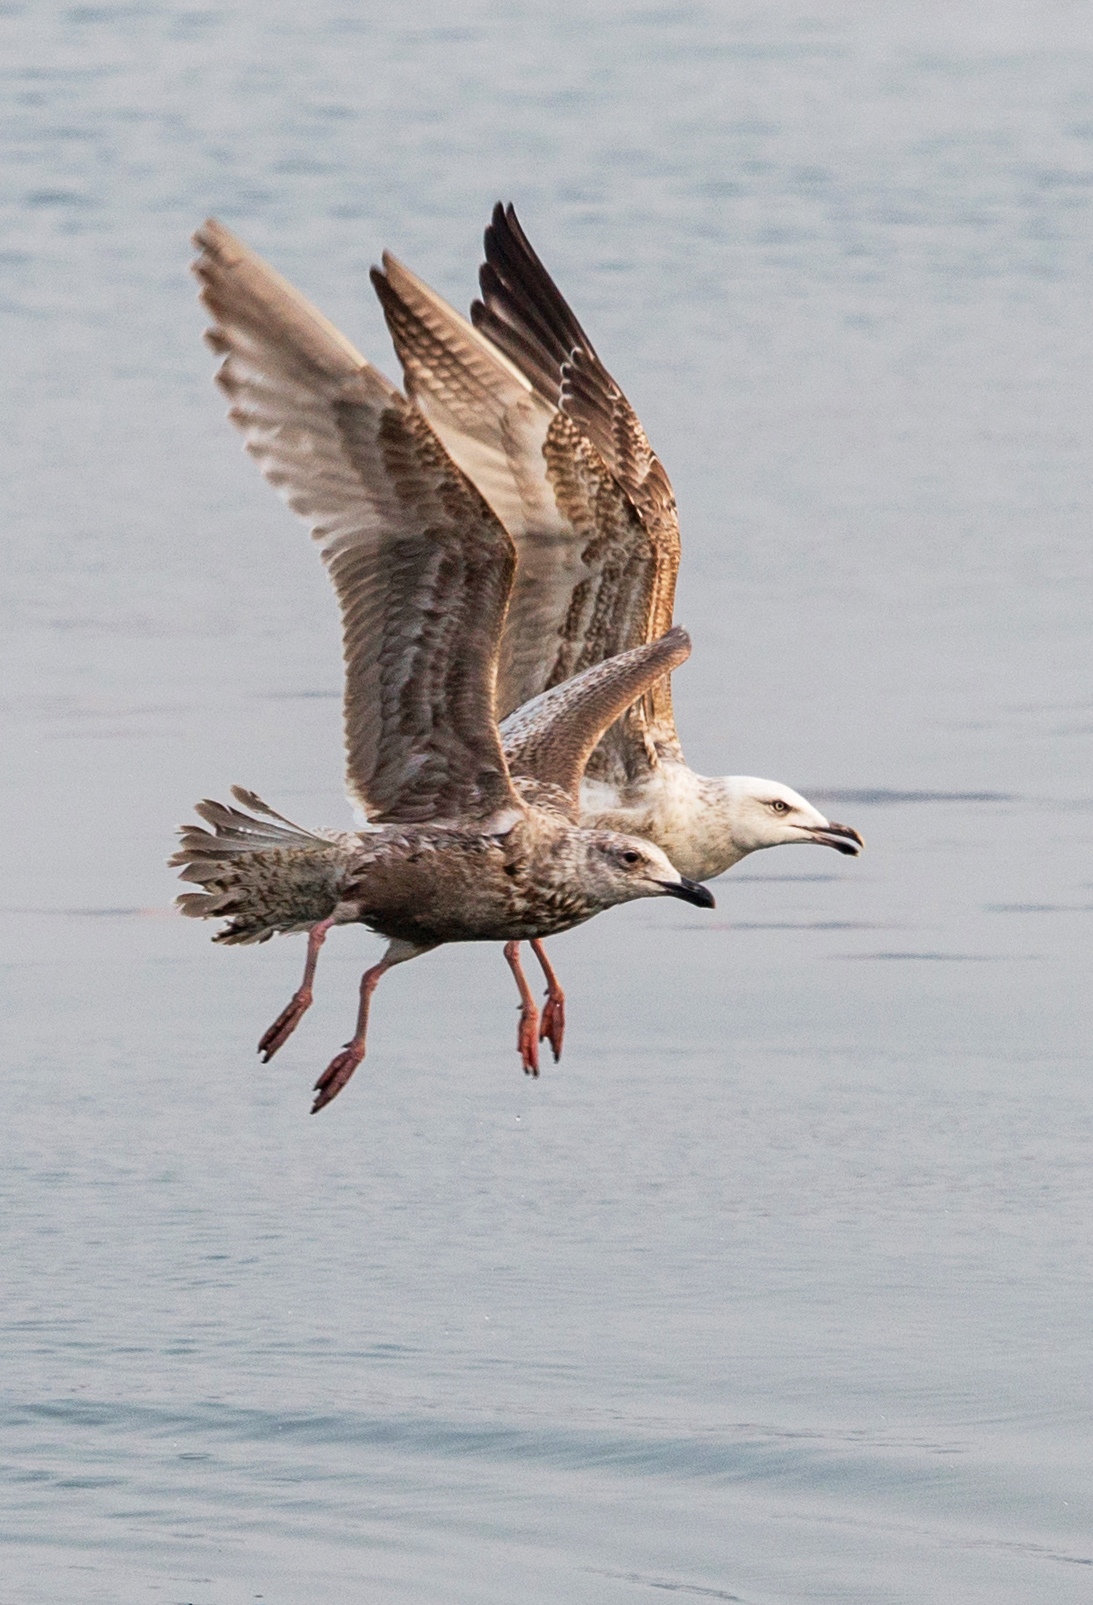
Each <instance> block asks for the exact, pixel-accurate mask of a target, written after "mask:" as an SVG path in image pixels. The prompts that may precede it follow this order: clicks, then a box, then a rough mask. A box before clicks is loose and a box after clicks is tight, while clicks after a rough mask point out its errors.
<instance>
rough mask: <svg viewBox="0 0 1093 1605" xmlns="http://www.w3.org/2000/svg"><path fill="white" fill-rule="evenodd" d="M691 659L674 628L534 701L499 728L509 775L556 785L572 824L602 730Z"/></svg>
mask: <svg viewBox="0 0 1093 1605" xmlns="http://www.w3.org/2000/svg"><path fill="white" fill-rule="evenodd" d="M690 655H691V638H690V636H689V635H688V634H687V632H686V630H684V629H681V628H680V627H679V625H676V626H675V628H674V629H671V630H669V631H668V633H667V635H664V636H662V637H661V639H660V640H659V641H653V642H651V643H650V644H649V645H648V646H636V647H632V648H631V649H630V651H629V652H620V653H619V654H618V655H617V656H616V657H613V658H606V659H605V660H604V661H603V662H602V663H595V664H593V666H592V667H591V668H590V669H585V670H583V672H582V673H580V674H577V675H574V676H573V678H572V679H571V680H566V681H565V682H564V683H563V684H562V685H557V686H554V687H553V688H552V689H551V690H550V691H544V692H542V693H541V695H539V696H537V697H534V698H533V699H532V700H531V702H528V703H525V704H524V706H523V707H522V708H517V710H516V712H515V713H511V714H510V715H509V717H508V718H507V719H506V720H504V722H503V723H502V725H501V743H502V746H503V748H504V752H505V760H506V762H507V763H508V766H509V772H510V773H511V774H512V775H513V777H514V778H516V779H519V778H520V777H522V776H527V777H529V778H530V779H532V780H537V781H540V782H542V783H544V784H545V785H548V786H556V787H557V788H558V789H559V791H560V792H561V793H562V794H563V796H564V799H565V807H566V810H567V812H568V813H569V816H570V818H572V819H573V821H574V822H576V821H577V819H578V818H579V815H580V789H581V780H582V778H583V776H584V772H585V767H586V765H587V763H588V760H589V757H590V756H591V754H592V751H593V748H594V747H595V745H596V743H597V742H598V741H599V739H600V736H601V735H602V733H603V731H604V730H605V729H606V728H607V727H608V725H610V724H613V723H614V721H615V720H616V719H617V718H618V717H619V715H620V714H621V713H623V712H625V710H626V709H627V708H628V707H630V706H631V704H632V703H633V702H635V701H636V699H637V698H638V697H640V696H643V695H644V694H645V692H647V691H648V690H649V688H650V686H652V685H654V684H655V683H656V681H657V680H659V679H660V678H661V677H662V676H664V675H667V674H671V673H672V671H673V669H678V668H679V665H680V664H681V663H685V662H686V661H687V659H688V658H689V657H690Z"/></svg>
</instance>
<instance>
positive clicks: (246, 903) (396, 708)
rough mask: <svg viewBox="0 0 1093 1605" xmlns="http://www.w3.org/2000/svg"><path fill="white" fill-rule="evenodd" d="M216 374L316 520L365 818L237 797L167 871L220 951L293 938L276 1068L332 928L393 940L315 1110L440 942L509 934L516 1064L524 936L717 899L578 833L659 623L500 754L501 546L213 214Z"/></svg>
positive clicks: (649, 670) (655, 651)
mask: <svg viewBox="0 0 1093 1605" xmlns="http://www.w3.org/2000/svg"><path fill="white" fill-rule="evenodd" d="M194 243H195V244H196V245H197V246H198V248H199V255H198V258H197V260H196V262H195V264H194V270H195V272H196V274H197V276H198V278H199V280H200V281H201V286H202V290H201V295H202V300H203V301H204V303H205V306H206V307H207V309H208V310H209V312H210V313H211V314H212V318H213V327H212V328H211V330H210V331H209V334H208V336H207V338H208V340H209V343H210V344H211V345H212V347H213V349H214V350H215V351H217V352H218V353H219V354H220V355H221V356H222V357H223V362H222V365H221V367H220V370H219V373H218V375H217V378H218V382H219V384H220V386H221V388H222V389H223V390H224V392H225V393H226V394H227V395H228V397H229V398H230V400H231V411H230V417H231V418H232V421H233V422H234V423H235V424H236V425H237V426H238V427H239V429H240V430H241V431H242V433H243V435H244V437H245V442H246V447H247V450H248V451H249V452H250V453H251V454H252V455H253V456H254V458H255V459H256V461H257V462H258V465H259V467H260V468H261V470H262V472H263V473H264V475H265V476H266V478H267V479H268V480H269V481H270V482H271V483H272V484H273V485H274V486H275V487H276V488H277V490H278V491H279V492H280V493H281V495H282V496H283V497H284V499H285V500H286V501H287V502H288V504H289V506H290V507H291V508H292V509H293V510H294V511H295V512H297V513H298V514H300V515H301V516H302V517H303V518H304V519H305V520H306V522H307V523H308V524H309V525H310V527H311V533H312V535H313V537H314V539H315V540H316V542H317V543H318V545H319V549H320V553H321V556H322V558H323V560H324V562H325V563H326V566H327V568H328V570H329V572H330V576H331V579H332V581H333V583H334V588H335V590H336V592H337V596H338V600H339V602H340V605H341V615H342V635H343V646H344V654H345V704H344V710H345V733H346V749H347V768H348V787H349V791H350V794H351V796H352V798H353V799H354V800H355V801H356V802H357V803H358V804H359V805H360V806H361V807H362V808H363V810H364V812H365V814H366V816H367V819H368V821H369V824H368V827H367V828H366V829H364V830H362V831H358V832H330V831H310V830H307V829H305V828H304V827H302V826H299V825H296V824H294V823H293V822H292V821H291V820H288V819H286V818H285V817H284V816H283V815H280V814H278V813H276V812H275V811H274V810H273V809H271V808H270V807H269V806H268V804H266V803H264V802H263V801H262V800H261V798H259V797H258V796H256V795H255V793H253V792H250V791H245V790H242V789H240V788H235V789H234V791H233V796H234V798H235V801H236V802H237V803H240V804H242V807H236V808H233V807H230V806H228V805H225V804H222V803H218V802H212V801H208V800H206V801H205V802H203V803H201V804H199V805H198V807H197V812H198V814H199V815H200V816H201V818H202V819H204V821H205V823H206V824H207V825H209V826H211V827H212V828H211V830H205V829H202V828H201V827H199V826H196V825H189V826H184V827H182V831H181V836H182V846H181V849H180V850H179V851H178V852H177V853H176V854H175V856H174V858H173V859H172V860H171V862H172V864H174V865H176V866H177V867H179V868H180V869H181V871H182V879H183V880H186V881H189V882H192V883H195V884H196V885H198V886H199V887H200V888H201V890H200V891H197V892H189V893H184V894H182V895H181V896H180V897H179V899H178V903H179V907H180V908H181V911H182V912H183V913H184V914H188V915H191V916H194V917H197V918H205V919H208V918H225V919H226V920H227V922H228V923H227V924H226V926H225V927H224V928H223V929H221V930H220V931H219V932H218V933H217V935H216V936H215V937H214V941H218V942H223V943H229V944H230V943H247V942H263V941H266V940H267V939H268V938H269V937H271V936H272V935H274V934H275V933H277V932H290V931H306V932H307V933H308V952H307V962H306V965H305V970H304V977H303V981H302V983H301V986H300V987H299V988H298V990H297V992H296V993H295V994H294V996H293V998H292V1000H291V1001H290V1003H289V1005H288V1007H287V1008H286V1009H285V1010H284V1011H283V1012H282V1014H281V1015H280V1017H279V1018H278V1020H277V1021H275V1022H274V1024H273V1026H271V1027H270V1030H269V1031H268V1032H266V1034H265V1036H264V1037H263V1038H262V1042H261V1044H260V1048H261V1050H262V1051H263V1052H264V1053H265V1056H266V1058H267V1059H268V1058H269V1057H270V1056H271V1055H272V1054H273V1053H274V1052H276V1051H277V1049H278V1048H279V1047H280V1046H281V1045H282V1043H284V1042H285V1041H286V1040H287V1039H288V1037H289V1035H290V1034H291V1033H292V1031H293V1030H295V1028H296V1026H297V1025H298V1023H299V1021H300V1020H301V1019H302V1017H303V1015H304V1013H305V1012H306V1010H307V1008H308V1007H309V1005H310V1003H311V999H312V983H313V981H314V976H315V969H316V965H317V962H318V956H319V951H320V949H321V947H322V944H323V941H324V939H325V937H326V934H327V932H328V931H329V930H330V929H331V928H332V927H333V926H335V925H345V924H358V923H359V924H364V925H366V926H367V927H368V928H369V929H370V930H373V931H376V932H378V933H379V934H380V935H382V936H385V937H386V938H387V940H388V946H387V949H386V951H385V953H384V955H383V957H382V958H381V960H380V961H379V963H377V964H374V965H372V966H371V967H370V968H369V969H368V970H366V971H365V973H364V975H363V977H362V979H361V985H360V1007H359V1010H358V1015H357V1024H356V1029H355V1031H354V1034H353V1037H352V1038H351V1040H350V1041H349V1042H348V1043H347V1044H346V1046H345V1048H344V1049H343V1050H342V1051H341V1052H340V1053H339V1054H337V1055H336V1056H335V1058H334V1059H333V1060H332V1061H331V1063H330V1065H329V1066H328V1067H327V1069H326V1070H325V1071H324V1072H323V1074H322V1075H321V1076H320V1077H319V1079H318V1081H317V1082H316V1084H315V1093H316V1097H315V1101H314V1105H313V1112H317V1111H318V1110H319V1109H322V1108H324V1107H325V1106H326V1105H327V1104H328V1103H329V1102H330V1101H331V1100H332V1099H333V1098H334V1097H336V1096H337V1094H338V1093H339V1092H340V1091H341V1089H342V1088H343V1087H344V1086H345V1084H346V1083H347V1081H348V1080H349V1078H350V1077H351V1076H352V1074H353V1072H354V1071H355V1069H356V1067H357V1066H358V1065H359V1064H360V1063H361V1061H362V1059H363V1058H364V1055H365V1047H366V1037H367V1027H368V1015H369V1006H370V1002H371V998H372V994H373V992H374V991H375V988H376V985H377V983H378V982H379V980H380V979H381V977H382V976H383V975H384V974H385V973H386V972H387V971H388V970H389V969H391V968H392V967H393V966H394V965H396V964H403V963H405V962H406V961H407V960H409V959H412V958H415V957H417V956H418V955H419V954H422V953H427V952H429V951H430V950H431V949H433V948H435V947H438V946H439V945H440V944H441V943H444V942H459V941H464V942H465V941H502V942H504V943H506V944H507V948H506V956H507V957H508V959H509V963H510V966H511V968H512V970H513V974H514V975H515V977H516V979H517V983H518V985H519V987H520V992H521V1003H522V1009H521V1051H522V1057H523V1058H524V1063H525V1069H533V1068H534V1067H535V1066H534V1063H531V1064H529V1059H530V1060H532V1061H533V1060H534V1048H535V1044H536V1042H537V1040H538V1037H537V1031H538V1019H537V1014H536V1010H535V1004H534V1000H533V999H532V997H531V993H530V989H529V988H528V987H527V983H526V981H525V980H524V978H523V975H522V971H521V969H520V964H519V953H518V943H519V942H520V941H522V940H525V939H537V938H540V937H543V936H548V935H551V934H553V933H555V932H558V931H565V930H569V929H571V928H572V927H573V926H575V925H578V924H580V923H581V922H582V921H584V920H586V919H589V918H591V917H592V916H593V915H594V914H597V913H599V912H600V911H601V910H603V909H606V908H610V907H612V906H614V905H615V904H619V903H626V902H630V901H632V900H634V899H636V898H640V897H660V896H673V897H679V898H683V899H684V900H686V901H688V902H691V903H694V904H696V905H698V906H700V907H712V906H713V898H712V896H711V895H710V893H709V892H708V891H707V889H706V888H705V887H702V886H699V885H697V884H696V883H695V882H693V881H691V880H690V879H688V878H685V877H684V876H682V875H681V874H680V872H679V871H678V870H677V869H676V868H675V867H674V866H673V865H672V864H671V863H670V861H669V860H668V858H667V856H666V855H665V853H664V852H663V851H662V850H661V849H660V848H659V847H657V846H656V845H655V844H654V843H652V842H649V841H646V840H643V839H641V838H639V837H636V836H631V835H627V834H623V833H621V832H618V831H614V830H611V829H601V828H599V827H592V828H589V827H587V826H581V825H579V824H577V823H576V817H577V811H578V799H579V787H580V781H581V776H582V774H583V771H584V766H585V763H586V761H587V759H588V756H589V754H590V753H591V752H592V750H593V748H594V747H595V745H596V743H597V742H598V741H599V739H600V736H601V735H602V733H603V731H604V730H605V729H606V728H607V727H608V726H609V725H610V724H611V723H612V722H613V721H614V720H615V719H616V718H617V717H618V716H619V714H621V713H622V711H623V710H624V709H625V708H626V707H627V706H629V704H630V703H631V702H632V701H633V700H634V699H635V697H638V696H641V695H643V694H644V693H645V692H646V691H647V690H648V688H649V686H650V685H651V684H653V683H654V682H655V681H656V680H658V679H659V678H661V677H662V676H663V675H664V674H665V673H666V672H669V671H670V670H671V669H673V668H675V667H677V666H678V665H679V664H680V663H682V662H683V661H684V660H685V659H686V657H687V656H688V654H689V652H690V641H689V639H688V637H687V635H686V633H685V632H684V631H682V630H678V629H676V630H670V631H666V632H664V633H663V638H662V639H660V640H658V641H656V642H652V643H639V644H638V645H637V647H636V649H631V650H629V651H627V652H625V653H623V654H621V655H618V656H616V657H615V658H614V660H613V661H612V662H610V663H607V662H605V663H603V664H601V665H600V666H599V674H598V676H597V675H596V674H593V675H592V676H587V675H586V676H584V677H583V679H582V681H581V683H580V684H579V685H578V686H575V687H573V688H571V689H570V690H568V691H566V690H565V688H560V691H559V693H556V694H555V697H554V700H553V703H552V704H551V705H548V706H545V707H543V708H540V709H539V710H538V711H537V712H536V711H534V710H533V711H531V712H529V714H528V715H527V717H526V720H525V732H524V739H523V742H522V746H521V750H520V756H519V757H518V758H516V759H513V760H512V761H506V758H505V755H504V753H503V751H502V748H501V740H500V734H499V731H498V727H497V719H496V712H495V687H496V677H497V658H498V653H499V650H500V642H501V633H502V627H503V623H504V618H505V611H506V607H507V604H508V598H509V592H510V589H511V585H512V579H513V574H514V571H515V567H516V554H515V551H514V548H513V543H512V540H511V538H510V536H509V535H508V534H507V533H506V531H505V529H504V528H503V526H502V525H501V523H500V522H499V520H498V519H497V518H496V516H495V515H494V514H493V513H492V512H491V511H490V509H489V507H488V506H487V504H486V503H485V501H484V500H483V499H482V497H481V495H480V494H479V493H478V491H476V490H475V488H474V486H473V485H472V484H471V483H470V482H469V480H468V479H467V478H466V477H465V476H464V474H463V473H461V471H460V470H459V468H458V467H457V466H456V465H455V464H454V463H453V462H452V460H451V459H450V457H449V456H448V455H447V453H446V452H445V450H444V448H443V446H442V445H441V444H440V442H439V441H438V440H437V438H436V436H435V435H434V433H433V432H432V430H431V429H430V428H429V425H428V424H427V422H426V421H425V419H424V418H423V416H422V414H421V413H420V412H419V411H418V410H417V409H416V408H415V407H413V406H412V405H411V404H410V403H409V402H408V401H407V400H406V399H405V398H404V397H403V396H402V395H401V393H400V392H399V391H398V390H397V389H396V388H395V387H394V386H393V385H392V384H390V383H389V381H388V380H386V379H385V378H384V377H383V376H382V375H381V374H380V373H379V372H378V371H377V370H376V369H375V368H373V367H371V366H370V364H369V363H367V362H366V361H365V359H364V358H363V357H362V356H361V355H360V354H359V353H358V352H357V351H355V350H354V348H353V347H352V346H351V345H350V343H349V342H348V341H347V340H346V339H345V338H344V337H343V336H342V335H341V334H339V332H338V331H337V330H336V329H335V328H334V327H333V325H331V324H330V323H328V322H327V321H326V320H325V319H324V318H323V317H322V316H321V314H320V313H318V312H317V311H316V310H315V309H314V308H313V307H312V306H311V305H310V304H309V303H308V302H307V301H306V300H305V299H304V298H303V296H301V295H300V294H299V293H298V292H297V291H296V290H295V289H293V287H292V286H291V285H289V284H288V283H287V282H286V281H285V280H284V279H282V278H281V277H280V276H279V275H278V274H276V273H274V272H273V270H272V269H271V268H269V267H268V266H267V265H266V264H265V263H264V262H263V261H262V260H261V258H260V257H258V256H256V255H255V254H254V253H253V252H251V251H250V250H249V249H248V248H247V247H246V246H245V245H243V243H242V242H241V241H239V240H237V239H236V238H235V237H234V236H233V235H232V234H230V233H229V232H228V230H227V229H225V228H224V227H223V226H222V225H220V224H219V223H216V222H213V221H210V222H207V223H206V224H204V226H203V227H202V228H201V229H200V230H199V231H198V233H197V234H196V235H195V239H194Z"/></svg>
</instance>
